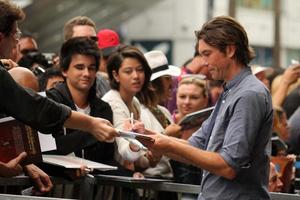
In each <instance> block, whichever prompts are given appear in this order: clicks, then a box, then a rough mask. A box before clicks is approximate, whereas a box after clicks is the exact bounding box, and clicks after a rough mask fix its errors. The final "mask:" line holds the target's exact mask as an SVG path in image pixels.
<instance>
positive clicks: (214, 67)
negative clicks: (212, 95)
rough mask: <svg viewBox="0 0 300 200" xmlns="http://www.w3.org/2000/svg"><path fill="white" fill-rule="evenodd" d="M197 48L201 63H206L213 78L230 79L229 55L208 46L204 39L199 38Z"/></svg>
mask: <svg viewBox="0 0 300 200" xmlns="http://www.w3.org/2000/svg"><path fill="white" fill-rule="evenodd" d="M198 50H199V54H200V57H201V58H202V59H203V64H204V65H206V67H207V68H208V71H209V73H210V75H211V78H212V79H213V80H225V81H227V80H230V79H231V74H230V71H229V68H230V60H231V59H230V56H229V55H228V54H227V53H223V52H221V51H220V50H218V49H217V48H215V47H212V46H210V45H209V44H207V43H206V42H205V41H204V40H202V39H201V40H199V45H198Z"/></svg>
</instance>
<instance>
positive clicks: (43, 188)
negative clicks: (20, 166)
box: [24, 164, 53, 195]
mask: <svg viewBox="0 0 300 200" xmlns="http://www.w3.org/2000/svg"><path fill="white" fill-rule="evenodd" d="M24 170H25V172H26V173H27V174H28V176H29V177H30V178H31V179H32V180H33V181H34V182H35V184H36V187H37V189H38V190H36V191H34V193H35V194H36V195H42V194H44V193H46V192H49V191H50V190H51V189H52V187H53V184H52V182H51V179H50V177H49V176H48V175H47V174H46V173H45V172H44V171H42V170H41V169H40V168H38V167H37V166H35V165H34V164H30V165H26V166H25V167H24Z"/></svg>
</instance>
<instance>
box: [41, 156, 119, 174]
mask: <svg viewBox="0 0 300 200" xmlns="http://www.w3.org/2000/svg"><path fill="white" fill-rule="evenodd" d="M43 162H45V163H49V164H53V165H58V166H62V167H65V168H72V169H79V168H80V167H81V166H82V165H85V166H87V167H88V168H89V169H98V170H101V171H105V170H116V169H118V168H117V167H115V166H111V165H106V164H102V163H98V162H93V161H90V160H86V159H83V158H78V157H74V156H61V155H43Z"/></svg>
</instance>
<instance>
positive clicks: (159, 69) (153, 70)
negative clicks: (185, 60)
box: [152, 65, 169, 73]
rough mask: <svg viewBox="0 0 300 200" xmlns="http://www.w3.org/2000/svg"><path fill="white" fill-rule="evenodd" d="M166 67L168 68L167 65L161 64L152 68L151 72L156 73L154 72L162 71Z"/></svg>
mask: <svg viewBox="0 0 300 200" xmlns="http://www.w3.org/2000/svg"><path fill="white" fill-rule="evenodd" d="M166 69H169V65H162V66H159V67H156V68H154V69H152V73H156V72H159V71H163V70H166Z"/></svg>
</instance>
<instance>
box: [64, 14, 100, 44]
mask: <svg viewBox="0 0 300 200" xmlns="http://www.w3.org/2000/svg"><path fill="white" fill-rule="evenodd" d="M79 25H87V26H91V27H93V28H94V29H96V24H95V23H94V22H93V20H91V19H90V18H88V17H86V16H77V17H74V18H72V19H70V20H69V21H68V22H67V23H66V24H65V26H64V39H65V40H69V39H70V38H72V36H73V27H74V26H79Z"/></svg>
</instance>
